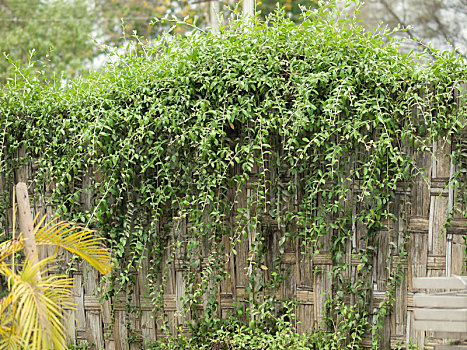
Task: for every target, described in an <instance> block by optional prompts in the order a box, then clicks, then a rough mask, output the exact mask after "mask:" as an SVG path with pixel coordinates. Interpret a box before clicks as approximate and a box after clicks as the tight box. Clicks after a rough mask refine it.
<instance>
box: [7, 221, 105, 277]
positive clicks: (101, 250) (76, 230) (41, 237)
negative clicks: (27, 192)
mask: <svg viewBox="0 0 467 350" xmlns="http://www.w3.org/2000/svg"><path fill="white" fill-rule="evenodd" d="M45 218H46V217H45V216H44V217H42V218H41V219H40V220H39V221H38V222H36V225H35V227H34V233H35V236H36V244H37V245H38V246H40V245H52V246H56V247H57V248H58V247H61V248H63V249H66V250H68V251H69V252H71V253H73V254H76V255H78V256H79V257H81V258H82V259H84V260H86V261H87V262H88V263H89V264H90V265H91V266H93V267H94V268H96V269H97V270H98V271H99V272H100V273H102V274H108V273H109V272H110V268H111V263H110V258H111V257H110V252H109V250H108V249H106V248H105V246H104V244H103V241H102V239H100V238H98V237H96V235H95V232H94V231H92V230H87V229H83V228H81V227H79V226H75V225H72V224H70V223H67V222H64V221H60V222H54V221H51V222H49V223H47V224H45V225H44V226H42V225H43V223H44V221H45ZM35 221H37V216H36V219H35ZM41 226H42V227H41ZM23 248H24V238H23V236H22V235H20V236H19V237H18V240H17V241H15V242H12V241H7V242H3V243H1V244H0V262H1V261H3V260H4V259H5V258H7V257H8V256H10V255H11V254H13V252H17V251H19V250H21V249H23Z"/></svg>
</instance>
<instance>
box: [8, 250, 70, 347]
mask: <svg viewBox="0 0 467 350" xmlns="http://www.w3.org/2000/svg"><path fill="white" fill-rule="evenodd" d="M53 259H54V257H50V258H47V259H44V260H41V261H39V262H38V263H37V264H35V265H31V264H29V262H27V261H26V263H25V264H24V265H23V269H22V271H21V273H19V274H16V273H15V272H14V271H12V270H11V269H10V268H9V267H8V266H7V265H6V264H0V273H1V274H3V275H4V276H6V277H7V278H8V281H9V284H10V293H9V295H8V297H7V298H9V302H8V304H9V306H8V307H9V308H10V310H8V311H10V312H11V316H12V317H13V318H14V320H13V321H11V322H9V323H7V324H5V323H3V322H2V324H1V326H2V330H0V333H1V332H2V331H3V334H5V335H8V334H10V335H12V336H10V338H11V342H16V341H17V339H18V337H20V338H21V339H22V344H23V345H25V344H27V347H28V348H32V349H43V350H49V349H63V348H65V345H66V332H65V327H64V325H63V324H64V322H63V320H64V318H66V317H70V315H69V312H68V311H65V308H67V309H71V308H72V307H73V305H74V304H73V299H72V295H71V290H70V287H71V286H72V285H73V279H71V278H67V277H66V276H63V275H49V276H46V277H43V278H40V277H39V273H38V272H39V271H41V272H43V271H44V270H45V267H46V266H47V264H49V263H51V262H52V261H53ZM2 338H3V339H2ZM0 339H1V341H0V349H2V348H5V349H6V348H7V347H6V346H5V342H4V340H5V338H4V337H3V336H2V335H0ZM20 347H21V346H20ZM20 347H18V349H19V348H20Z"/></svg>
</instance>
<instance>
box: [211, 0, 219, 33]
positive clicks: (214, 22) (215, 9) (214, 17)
mask: <svg viewBox="0 0 467 350" xmlns="http://www.w3.org/2000/svg"><path fill="white" fill-rule="evenodd" d="M218 16H219V0H212V1H210V2H209V21H210V22H211V23H210V24H211V32H212V33H213V34H216V33H218V32H219V18H218Z"/></svg>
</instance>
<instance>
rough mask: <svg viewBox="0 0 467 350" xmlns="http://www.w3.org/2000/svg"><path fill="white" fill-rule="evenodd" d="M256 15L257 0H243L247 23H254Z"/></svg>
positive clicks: (244, 15)
mask: <svg viewBox="0 0 467 350" xmlns="http://www.w3.org/2000/svg"><path fill="white" fill-rule="evenodd" d="M254 16H255V0H243V17H244V18H245V20H246V21H247V23H252V21H253V17H254Z"/></svg>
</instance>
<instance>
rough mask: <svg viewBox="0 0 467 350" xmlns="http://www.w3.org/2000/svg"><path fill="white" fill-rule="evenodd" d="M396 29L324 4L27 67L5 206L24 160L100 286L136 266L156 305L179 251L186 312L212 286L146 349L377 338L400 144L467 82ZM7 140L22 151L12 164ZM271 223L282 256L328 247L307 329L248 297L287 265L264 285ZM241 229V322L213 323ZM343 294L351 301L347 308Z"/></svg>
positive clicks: (11, 135)
mask: <svg viewBox="0 0 467 350" xmlns="http://www.w3.org/2000/svg"><path fill="white" fill-rule="evenodd" d="M349 4H350V3H349ZM175 25H183V22H180V23H175ZM391 34H392V32H391V31H388V30H383V29H375V31H372V32H367V31H365V30H364V29H363V28H362V27H361V26H359V25H358V22H357V20H356V19H355V17H354V16H350V17H349V16H347V15H345V14H344V13H342V12H340V11H339V10H338V9H337V8H336V7H335V6H334V4H333V3H332V2H331V3H324V2H323V3H322V4H321V5H320V7H319V8H318V9H316V10H312V11H307V10H304V13H303V19H302V21H301V23H299V24H295V23H292V22H290V21H289V20H288V19H287V18H285V16H284V13H283V12H282V11H281V10H278V11H277V12H276V13H275V14H274V15H272V16H270V17H268V18H267V19H266V20H265V21H261V20H257V21H255V22H254V23H250V24H248V25H246V24H245V23H243V22H242V21H241V20H232V21H231V23H230V24H229V26H228V27H225V28H222V29H221V31H220V33H219V34H216V35H213V34H211V33H205V32H203V31H202V30H201V29H199V30H198V29H196V28H195V27H193V33H192V35H190V36H188V37H186V38H183V39H181V38H177V37H174V36H172V35H169V34H167V35H165V36H163V37H161V38H160V39H159V40H158V41H157V42H155V43H153V44H152V45H150V46H148V45H143V44H140V45H139V46H137V47H136V49H134V48H132V50H129V51H127V52H125V53H124V54H123V55H122V56H120V57H118V59H117V60H115V62H114V63H112V64H109V66H108V67H107V68H106V69H105V70H104V71H103V72H100V73H95V74H93V75H91V76H88V77H85V78H80V79H76V80H72V81H62V80H46V79H44V78H43V77H42V76H41V75H40V73H39V74H37V73H34V74H32V73H30V72H29V70H30V66H29V67H24V68H22V69H21V70H18V71H17V74H16V76H15V78H14V79H13V80H10V81H9V82H8V83H7V84H6V85H5V86H4V87H3V88H2V90H1V93H0V116H1V126H2V128H1V130H2V131H1V137H0V139H1V143H0V169H1V172H2V174H3V176H4V178H3V180H4V182H3V183H4V187H3V188H4V190H5V192H4V193H3V197H2V198H3V200H2V204H1V205H2V209H3V212H5V210H6V208H7V207H8V206H9V202H10V200H9V192H8V188H9V187H8V185H9V184H11V183H12V182H13V181H14V176H13V174H14V169H17V168H18V167H20V166H21V165H23V164H24V163H25V162H29V161H33V162H34V164H35V166H34V169H35V173H34V177H33V179H32V183H33V185H34V188H35V189H36V194H37V195H38V196H39V195H40V196H45V197H47V198H49V199H48V200H50V202H51V204H53V205H54V206H56V207H57V209H58V210H59V211H60V213H61V215H63V216H65V217H67V218H68V219H69V220H74V221H77V222H81V223H84V224H86V225H88V226H90V227H92V228H94V229H96V230H97V231H99V232H101V233H102V235H103V236H104V237H105V238H107V240H108V242H109V244H110V246H111V248H112V251H113V254H114V257H115V259H114V262H115V268H114V272H113V276H112V278H111V281H109V283H110V285H111V286H112V287H111V288H110V289H109V290H108V291H107V292H106V293H107V294H106V297H112V296H114V295H116V293H118V291H119V290H120V289H124V288H125V287H126V286H127V285H128V284H131V283H133V282H134V281H133V280H132V278H133V277H132V276H134V275H133V274H132V272H133V271H134V270H135V269H137V268H138V266H139V264H140V262H141V261H142V259H148V260H149V262H150V263H149V266H151V269H150V271H149V275H148V284H149V285H150V286H149V287H150V288H151V295H152V297H153V302H154V308H155V311H157V312H158V313H159V314H162V315H163V313H164V308H163V302H162V296H163V295H164V282H165V281H166V278H167V269H168V268H169V266H170V264H171V263H173V262H174V260H175V259H176V254H177V252H179V251H184V254H185V255H184V261H185V263H186V266H185V268H186V269H187V271H188V272H189V273H188V274H187V278H186V281H185V282H186V297H185V299H184V305H185V308H186V310H187V312H188V310H192V311H193V312H195V309H196V306H197V305H199V304H201V303H202V299H203V297H204V296H205V295H206V294H208V295H210V296H211V297H208V298H207V299H206V300H207V302H206V310H205V313H204V316H203V317H198V318H195V319H194V321H193V322H191V323H189V324H187V326H189V327H190V328H191V330H192V335H193V337H192V338H190V339H187V338H184V340H183V339H182V338H183V336H182V335H178V336H174V337H175V338H167V339H172V341H168V340H167V339H166V340H165V342H164V343H163V344H155V345H154V347H155V348H159V347H163V348H164V347H165V348H167V347H168V348H170V347H171V346H172V348H178V347H177V346H179V347H180V346H182V347H183V346H185V348H189V347H190V346H191V347H193V348H202V347H206V348H219V349H221V348H226V349H227V348H229V347H228V346H229V344H236V345H235V346H236V347H235V348H238V349H243V348H251V349H253V348H256V347H254V346H253V345H254V344H258V347H257V348H261V349H262V348H264V347H261V346H264V344H272V345H268V346H269V348H271V349H275V348H277V349H280V348H287V344H290V342H289V340H287V339H290V341H291V342H292V343H293V344H303V348H310V349H311V348H313V346H318V347H319V348H321V349H325V348H329V349H342V348H344V347H347V348H355V349H356V348H359V347H360V345H361V342H362V339H363V335H364V333H365V332H367V331H368V330H371V332H372V333H373V335H374V336H373V339H374V341H373V346H374V347H375V348H376V347H378V341H379V340H378V334H379V329H380V328H381V327H382V324H383V322H384V318H385V317H386V316H387V314H388V313H389V312H390V308H391V305H392V300H393V298H394V292H395V288H396V286H397V285H398V283H399V282H400V280H401V279H402V278H403V265H402V263H401V264H399V265H398V266H396V268H395V269H394V270H390V271H389V278H388V287H387V295H386V298H385V301H384V302H383V303H382V304H381V305H380V308H379V311H378V313H377V314H376V315H371V312H372V310H368V304H369V303H368V300H369V299H370V298H371V293H370V285H369V281H370V276H371V274H372V268H373V257H374V255H375V251H376V249H377V248H376V247H377V242H376V241H375V240H376V236H377V233H378V232H379V231H380V230H381V229H382V228H383V227H384V223H385V222H387V221H388V220H392V219H394V212H393V208H394V205H395V201H396V199H395V195H394V193H395V191H396V190H397V189H398V188H399V187H398V186H401V184H404V183H406V184H409V183H410V181H411V180H412V179H413V178H414V176H416V175H417V174H418V173H419V172H420V171H421V170H420V169H418V168H417V167H416V164H415V160H414V158H413V154H414V153H415V152H417V151H421V150H427V149H428V148H429V146H430V142H431V141H432V140H436V139H437V138H439V137H445V136H450V135H453V134H455V133H457V132H458V131H459V130H460V129H462V128H463V127H464V126H465V118H464V117H463V115H465V114H463V113H465V108H464V104H462V103H460V104H455V103H453V102H454V99H455V91H456V89H457V87H458V83H459V82H460V81H461V80H465V77H466V69H465V66H464V64H463V62H462V61H461V59H460V58H458V57H456V56H455V55H454V54H449V53H433V51H432V54H434V55H435V57H436V60H435V61H430V60H429V59H428V58H427V56H426V55H424V54H416V53H409V54H402V53H400V52H399V50H398V45H399V44H398V42H396V41H394V39H393V38H392V37H391ZM19 150H26V154H27V156H26V157H20V158H18V151H19ZM462 154H463V153H461V152H459V153H458V156H459V157H461V158H462ZM462 161H464V160H459V162H462ZM88 175H91V176H88ZM456 178H458V177H456ZM85 179H91V180H89V183H87V182H86V181H88V180H85ZM51 183H53V184H54V185H53V186H49V184H51ZM246 187H248V189H249V192H248V193H247V201H246V203H244V202H242V201H241V198H244V196H245V193H246ZM356 187H358V190H356ZM48 192H50V193H48ZM46 195H47V196H46ZM357 204H358V208H359V210H358V211H356V212H354V213H352V207H355V206H357ZM461 210H464V213H465V206H464V209H461ZM186 223H189V225H188V226H187V229H186V231H187V234H186V236H179V235H178V233H177V232H180V230H179V226H180V225H186ZM271 223H275V224H276V225H277V226H278V227H280V229H281V230H283V236H282V238H281V239H280V241H279V242H278V249H279V255H280V254H282V253H283V251H284V248H285V247H286V245H287V244H291V243H292V242H294V243H296V244H299V246H300V250H301V251H302V252H303V254H305V255H306V256H307V257H312V256H313V255H315V254H317V253H319V251H320V250H321V251H329V255H330V258H331V260H332V270H331V272H330V273H331V274H332V276H333V279H332V280H333V283H334V285H333V291H334V293H333V295H334V297H333V298H332V299H330V300H328V303H327V313H326V315H324V321H323V322H324V323H323V327H324V328H323V329H322V330H319V331H317V332H316V333H314V334H312V335H308V336H305V335H303V336H302V335H297V334H294V333H293V324H294V323H293V319H294V315H293V306H291V305H289V304H287V302H286V301H284V300H275V299H274V298H271V299H270V300H266V301H265V302H261V301H260V299H259V298H257V296H258V295H259V294H261V293H262V292H264V291H267V290H274V289H277V288H278V287H279V286H280V285H281V283H282V281H283V280H284V279H285V278H286V275H287V273H288V272H287V270H286V269H283V268H281V265H280V261H279V260H278V261H275V262H274V268H273V269H270V270H272V271H270V275H269V276H270V278H269V279H266V278H265V276H266V275H265V270H266V269H267V266H266V265H265V264H266V262H265V256H266V254H265V252H266V251H267V240H268V227H269V226H270V224H271ZM355 223H357V224H358V225H359V226H361V227H363V228H364V231H365V232H366V234H365V235H364V236H363V237H362V239H363V241H364V242H363V243H362V244H361V245H360V247H361V248H360V249H359V251H355V252H352V253H353V254H356V255H357V256H358V259H359V260H360V261H361V264H360V265H359V266H358V279H357V280H355V281H352V280H349V279H348V278H346V270H348V269H349V268H350V267H349V266H348V263H347V262H346V259H345V255H346V245H347V244H348V242H349V241H350V240H351V239H352V234H353V228H352V227H353V225H354V224H355ZM268 225H269V226H268ZM252 232H254V235H255V240H254V241H253V242H252V249H251V254H250V257H249V261H248V264H249V266H250V271H249V280H250V282H249V285H248V286H246V290H247V292H248V294H249V298H248V299H247V302H248V305H249V308H248V309H247V310H246V311H247V316H245V315H244V314H243V313H244V312H245V310H244V309H242V308H241V307H240V308H239V309H238V312H234V313H233V314H232V315H231V317H230V318H228V319H227V320H221V319H219V318H217V316H216V312H215V311H216V310H217V308H218V304H217V301H216V298H215V295H214V294H215V292H216V290H217V285H218V284H219V283H220V282H221V281H223V280H224V279H226V278H228V276H227V271H226V270H225V264H226V262H227V261H228V259H229V256H230V254H231V253H233V254H234V255H235V254H237V252H236V250H235V249H236V246H237V244H238V243H239V242H240V241H241V240H244V239H246V237H248V235H249V234H250V235H251V234H252ZM401 234H402V236H401V237H399V238H400V239H399V240H398V241H395V242H392V243H391V247H392V248H391V251H390V253H389V255H388V259H389V258H390V256H391V255H398V256H399V257H400V258H401V261H403V260H404V259H405V257H406V255H407V252H406V250H405V243H406V242H407V239H408V234H407V233H405V232H404V233H401ZM174 235H175V237H173V236H174ZM330 235H331V237H332V239H331V240H330V241H331V242H332V243H331V245H330V246H324V243H323V242H324V240H323V237H329V236H330ZM226 237H228V239H227V240H226V239H225V238H226ZM202 247H206V249H207V250H208V251H209V254H208V257H207V259H204V256H203V253H202V250H203V249H204V248H203V249H201V248H202ZM167 252H169V253H168V257H167V256H166V254H167ZM347 253H348V252H347ZM315 273H320V271H318V270H316V271H315ZM350 294H352V295H354V296H355V302H354V304H353V305H352V306H348V305H347V304H346V303H345V301H344V298H345V296H348V295H350ZM278 305H279V306H278ZM280 305H282V306H280ZM346 305H347V306H346ZM242 310H243V311H242ZM271 310H272V311H271ZM274 310H276V311H277V310H282V311H281V312H280V313H279V314H277V313H275V311H274ZM130 311H131V310H130ZM372 316H374V320H375V322H373V321H372V320H371V317H372ZM167 326H168V325H167ZM263 328H264V329H265V331H262V332H257V330H258V329H263ZM207 332H210V333H209V334H211V335H210V336H209V337H206V336H205V335H206V334H207ZM239 334H242V335H244V336H245V337H246V338H239V337H240V336H239ZM245 339H249V341H248V342H246V341H245ZM227 340H229V341H230V342H229V341H227ZM182 341H183V342H185V343H184V344H185V345H174V344H175V343H174V342H182ZM266 341H267V342H266ZM242 342H243V343H242ZM280 342H282V343H280ZM279 343H280V344H279ZM179 344H182V343H179ZM242 344H243V345H242ZM245 344H250V345H245ZM274 344H276V345H274ZM278 344H279V345H278ZM248 346H250V347H248ZM255 346H256V345H255ZM281 346H282V347H281ZM297 346H298V345H297Z"/></svg>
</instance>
